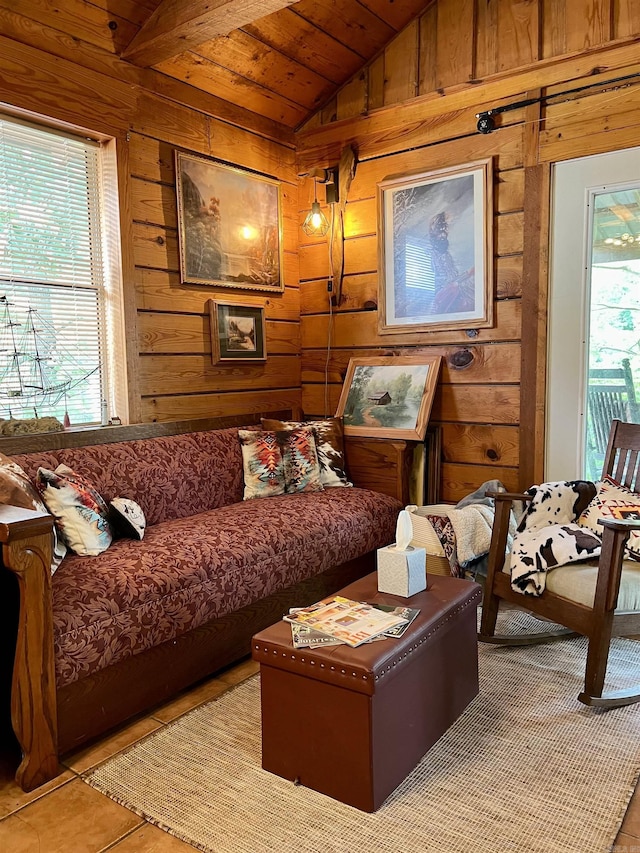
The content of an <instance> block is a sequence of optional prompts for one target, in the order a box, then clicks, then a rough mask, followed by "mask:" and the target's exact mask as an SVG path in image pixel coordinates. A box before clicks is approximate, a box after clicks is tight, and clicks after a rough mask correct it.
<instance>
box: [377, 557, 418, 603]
mask: <svg viewBox="0 0 640 853" xmlns="http://www.w3.org/2000/svg"><path fill="white" fill-rule="evenodd" d="M377 557H378V592H388V593H390V594H391V595H399V596H401V597H402V598H409V596H411V595H415V594H416V593H417V592H422V591H423V590H425V589H426V588H427V572H426V560H427V555H426V551H425V549H424V548H414V547H413V546H411V545H410V546H409V548H408V549H407V550H406V551H399V550H398V549H397V548H396V546H395V545H387V547H386V548H379V549H378V555H377Z"/></svg>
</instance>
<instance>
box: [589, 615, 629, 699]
mask: <svg viewBox="0 0 640 853" xmlns="http://www.w3.org/2000/svg"><path fill="white" fill-rule="evenodd" d="M607 621H608V623H609V624H605V625H604V626H603V627H602V629H601V630H600V631H599V632H598V633H597V634H596V635H595V636H593V637H591V638H590V640H589V649H588V651H587V666H586V671H585V679H584V690H583V691H582V693H580V694H579V696H578V700H579V701H580V702H582V703H583V704H584V705H590V706H592V707H595V708H621V707H623V706H624V705H633V704H635V703H636V702H640V685H637V684H636V685H634V686H633V687H631V688H628V689H626V690H617V691H611V692H609V693H604V692H603V690H604V679H605V675H606V673H607V661H608V659H609V647H610V645H611V620H607Z"/></svg>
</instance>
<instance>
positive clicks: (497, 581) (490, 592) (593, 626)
mask: <svg viewBox="0 0 640 853" xmlns="http://www.w3.org/2000/svg"><path fill="white" fill-rule="evenodd" d="M639 463H640V424H628V423H622V422H621V421H619V420H614V421H613V422H612V424H611V430H610V433H609V441H608V445H607V451H606V455H605V460H604V468H603V472H602V476H603V477H605V476H607V475H609V476H611V477H613V478H614V479H615V480H617V482H619V483H620V484H623V485H625V486H627V488H629V489H631V490H632V491H638V488H639V487H640V470H639ZM491 497H493V498H495V501H496V514H495V521H494V527H493V534H492V540H491V550H490V552H489V565H488V570H487V578H486V583H485V593H484V602H483V606H482V621H481V626H480V633H479V635H478V639H479V640H481V641H482V642H487V643H502V644H504V645H526V644H530V643H533V642H545V641H549V640H551V639H555V638H557V637H558V636H562V635H566V634H568V633H577V634H582V635H583V636H585V637H587V638H588V640H589V647H588V652H587V664H586V673H585V683H584V690H583V691H582V692H581V693H580V695H579V696H578V699H579V700H580V701H581V702H583V703H584V704H585V705H594V706H597V707H602V708H611V707H618V706H622V705H630V704H633V703H634V702H640V684H638V685H637V686H635V687H634V688H632V689H630V690H623V691H617V692H615V693H608V694H603V689H604V679H605V674H606V670H607V660H608V657H609V646H610V643H611V638H612V637H621V636H622V637H624V636H634V635H636V636H638V635H640V563H638V562H636V561H634V560H624V549H625V543H626V541H627V538H628V536H629V533H630V532H631V531H633V530H640V521H626V520H625V521H618V520H613V519H603V520H602V521H601V522H600V523H601V524H602V525H603V531H602V553H601V555H600V558H599V560H594V561H589V562H588V563H572V564H570V565H567V566H559V567H558V568H555V569H553V571H552V572H550V573H549V575H548V578H547V588H546V589H545V591H544V592H543V593H542V595H541V596H540V597H539V598H535V597H533V596H529V595H526V596H525V595H523V594H522V593H519V592H515V591H514V590H513V589H512V588H511V578H510V574H509V569H508V566H509V563H508V561H506V562H505V552H506V545H507V533H508V527H509V512H510V509H511V502H512V501H514V500H531V498H530V497H529V496H528V495H519V494H508V493H506V492H493V493H491ZM554 590H555V591H554ZM559 590H562V592H563V594H562V595H560V594H559ZM501 601H508V602H510V603H511V604H512V605H515V606H517V607H519V608H521V609H524V610H527V611H529V612H531V613H533V614H534V615H536V616H538V617H540V618H542V619H548V620H551V621H552V622H555V623H556V624H558V625H562V626H564V627H565V629H566V630H565V631H563V632H562V634H558V633H557V632H555V633H543V634H536V635H524V634H521V635H516V636H496V634H495V629H496V618H497V615H498V608H499V605H500V602H501ZM639 680H640V673H639Z"/></svg>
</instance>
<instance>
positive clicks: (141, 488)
mask: <svg viewBox="0 0 640 853" xmlns="http://www.w3.org/2000/svg"><path fill="white" fill-rule="evenodd" d="M12 459H13V461H14V462H17V463H18V465H20V466H22V468H24V470H25V471H26V472H27V474H28V475H29V477H30V478H31V479H32V480H34V481H35V478H36V472H37V470H38V468H39V467H42V468H49V469H50V470H52V471H55V469H56V467H57V466H58V465H59V464H61V463H62V464H64V465H68V466H69V467H70V468H73V470H74V471H77V472H78V473H79V474H82V475H84V476H85V477H86V478H87V479H88V480H90V481H91V483H92V484H93V486H94V487H95V489H96V490H97V491H98V492H99V493H100V494H101V495H102V497H103V498H104V499H105V501H107V503H109V502H110V501H112V500H113V499H114V498H116V497H122V498H130V499H131V500H134V501H136V503H138V504H139V505H140V507H141V508H142V511H143V513H144V517H145V518H146V520H147V525H152V524H158V523H160V522H163V521H168V520H170V519H176V518H185V517H186V516H189V515H195V514H197V513H200V512H205V511H206V510H209V509H215V508H216V507H219V506H224V505H225V504H229V503H235V502H236V501H241V500H242V490H243V483H242V454H241V452H240V443H239V441H238V430H237V429H221V430H209V431H205V432H192V433H187V434H182V435H170V436H164V437H162V438H150V439H140V440H138V441H121V442H116V443H114V444H102V445H95V446H93V447H76V448H70V449H66V450H56V451H51V452H47V453H28V454H22V455H15V456H12Z"/></svg>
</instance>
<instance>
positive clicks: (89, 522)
mask: <svg viewBox="0 0 640 853" xmlns="http://www.w3.org/2000/svg"><path fill="white" fill-rule="evenodd" d="M36 486H37V487H38V491H39V492H40V494H41V495H42V500H43V501H44V502H45V504H46V507H47V509H48V511H49V512H50V513H51V515H52V516H53V517H54V518H55V520H56V526H57V528H58V530H59V531H60V534H61V536H62V538H63V539H64V541H65V542H66V544H67V545H68V547H69V548H71V550H72V551H75V553H76V554H82V555H84V556H97V555H98V554H101V553H102V552H103V551H106V550H107V548H108V547H109V545H111V541H112V539H113V534H112V532H111V525H110V524H109V522H108V520H107V512H108V510H107V505H106V503H105V502H104V500H103V498H102V495H100V493H99V492H97V491H96V489H95V488H94V487H93V484H92V483H90V482H89V480H87V478H86V477H83V476H82V475H81V474H78V473H76V472H75V471H73V470H72V469H71V468H69V467H68V466H67V465H58V467H57V468H56V470H55V471H49V469H48V468H38V474H37V476H36Z"/></svg>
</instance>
